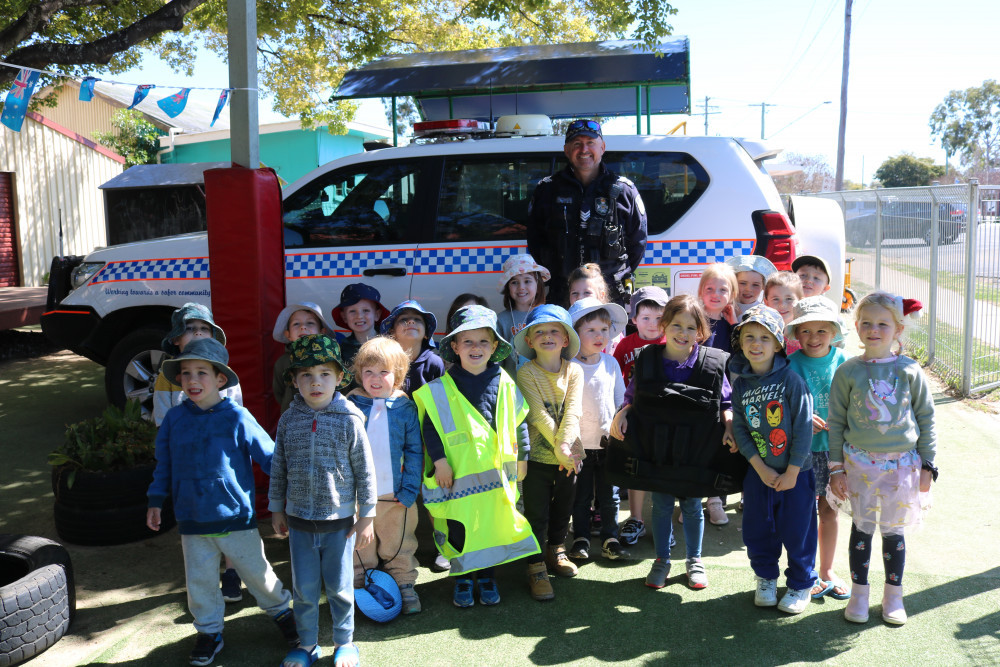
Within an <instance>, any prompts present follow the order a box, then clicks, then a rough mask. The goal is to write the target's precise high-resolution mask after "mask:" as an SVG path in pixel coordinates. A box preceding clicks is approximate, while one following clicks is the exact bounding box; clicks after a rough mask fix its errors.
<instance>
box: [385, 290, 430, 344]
mask: <svg viewBox="0 0 1000 667" xmlns="http://www.w3.org/2000/svg"><path fill="white" fill-rule="evenodd" d="M404 310H415V311H417V312H418V313H420V314H421V315H423V316H424V329H425V331H424V335H425V336H427V340H428V343H430V346H431V347H434V332H435V331H437V318H436V317H434V313H432V312H431V311H429V310H427V309H425V308H424V307H423V306H421V305H420V302H419V301H415V300H413V299H409V300H407V301H404V302H403V303H401V304H399V305H398V306H396V307H395V308H393V309H392V312H391V313H389V314H388V315H387V316H386V318H385V319H384V320H382V324H381V326H380V327H379V333H381V334H382V335H384V336H388V335H390V334H391V333H392V327H393V325H395V324H396V318H397V317H399V315H400V313H402V312H403V311H404Z"/></svg>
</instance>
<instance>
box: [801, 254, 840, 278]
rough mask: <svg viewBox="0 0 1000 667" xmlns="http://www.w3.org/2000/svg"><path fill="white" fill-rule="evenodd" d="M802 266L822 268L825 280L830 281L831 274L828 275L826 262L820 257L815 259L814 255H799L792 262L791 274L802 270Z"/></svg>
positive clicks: (828, 267) (828, 268) (828, 269)
mask: <svg viewBox="0 0 1000 667" xmlns="http://www.w3.org/2000/svg"><path fill="white" fill-rule="evenodd" d="M803 264H809V265H811V266H821V267H823V273H825V274H826V279H827V280H830V278H831V276H833V274H832V273H830V265H829V264H827V263H826V260H825V259H823V258H822V257H817V256H816V255H799V256H798V257H796V258H795V261H794V262H792V273H795V272H796V271H798V270H799V269H801V268H802V265H803Z"/></svg>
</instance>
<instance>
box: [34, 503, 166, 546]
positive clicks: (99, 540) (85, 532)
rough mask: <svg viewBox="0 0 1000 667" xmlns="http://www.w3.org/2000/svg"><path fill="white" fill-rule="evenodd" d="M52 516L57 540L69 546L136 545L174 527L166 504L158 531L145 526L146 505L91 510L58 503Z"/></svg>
mask: <svg viewBox="0 0 1000 667" xmlns="http://www.w3.org/2000/svg"><path fill="white" fill-rule="evenodd" d="M53 516H54V518H55V522H56V532H57V533H58V534H59V537H60V538H62V539H64V540H66V541H67V542H69V543H70V544H79V545H82V546H87V547H102V546H111V545H115V544H127V543H129V542H138V541H139V540H145V539H148V538H150V537H156V536H157V535H162V534H164V533H165V532H167V531H169V530H170V529H171V528H173V527H174V526H175V525H177V521H176V520H175V519H174V511H173V506H172V505H170V503H169V502H168V503H167V504H165V505H164V506H163V512H162V516H161V517H160V530H158V531H153V530H150V529H149V528H147V527H146V503H145V502H142V503H139V504H136V505H125V506H122V507H115V508H111V509H103V510H94V509H84V508H81V507H74V506H72V505H65V504H63V503H61V502H59V501H58V500H57V501H56V503H55V506H54V511H53Z"/></svg>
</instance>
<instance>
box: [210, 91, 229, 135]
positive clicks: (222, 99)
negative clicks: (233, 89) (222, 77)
mask: <svg viewBox="0 0 1000 667" xmlns="http://www.w3.org/2000/svg"><path fill="white" fill-rule="evenodd" d="M228 99H229V89H228V88H227V89H226V90H223V91H222V92H221V93H220V94H219V103H218V104H216V105H215V113H214V114H212V122H211V123H209V125H208V126H209V127H214V126H215V121H217V120H219V114H220V113H222V110H223V109H225V108H226V101H227V100H228Z"/></svg>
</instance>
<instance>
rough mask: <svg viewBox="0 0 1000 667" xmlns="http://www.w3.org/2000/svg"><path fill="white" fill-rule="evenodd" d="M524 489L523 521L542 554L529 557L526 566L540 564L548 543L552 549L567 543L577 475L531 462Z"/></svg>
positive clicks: (555, 467) (556, 467)
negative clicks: (529, 526)
mask: <svg viewBox="0 0 1000 667" xmlns="http://www.w3.org/2000/svg"><path fill="white" fill-rule="evenodd" d="M523 486H524V518H525V519H527V520H528V523H529V524H531V532H532V533H534V535H535V539H536V540H538V546H539V547H541V549H542V553H539V554H536V555H534V556H528V559H527V562H529V563H541V562H542V561H543V560H544V555H543V554H544V551H545V544H546V542H548V545H549V546H551V547H558V546H562V545H564V544H565V543H566V534H567V533H568V532H569V518H570V514H571V513H572V511H573V499H574V498H575V497H576V474H575V473H574V474H571V475H569V476H567V475H566V471H565V470H560V469H559V466H558V465H557V464H555V463H537V462H535V461H528V476H527V477H525V478H524V485H523Z"/></svg>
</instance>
